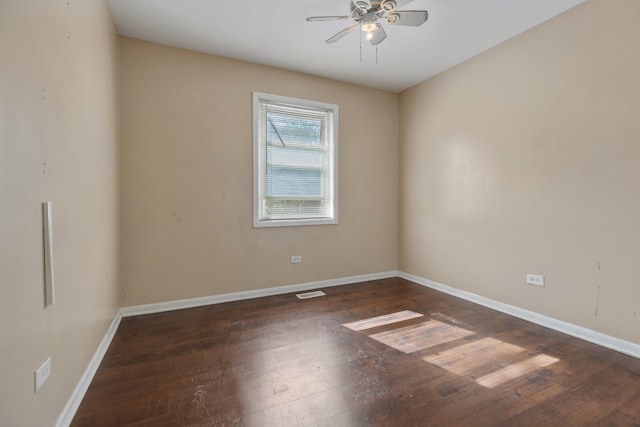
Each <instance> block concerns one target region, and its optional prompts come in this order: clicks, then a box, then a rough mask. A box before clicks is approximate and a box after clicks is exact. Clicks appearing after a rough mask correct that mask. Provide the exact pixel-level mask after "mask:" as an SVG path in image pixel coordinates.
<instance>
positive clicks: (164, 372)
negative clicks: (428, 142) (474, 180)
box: [72, 278, 640, 427]
mask: <svg viewBox="0 0 640 427" xmlns="http://www.w3.org/2000/svg"><path fill="white" fill-rule="evenodd" d="M323 291H324V292H325V293H326V296H323V297H318V298H311V299H306V300H300V299H298V298H296V297H295V294H288V295H278V296H273V297H266V298H260V299H255V300H247V301H239V302H232V303H224V304H218V305H212V306H206V307H198V308H193V309H188V310H178V311H173V312H166V313H158V314H150V315H144V316H136V317H131V318H126V319H123V320H122V322H121V324H120V327H119V329H118V331H117V333H116V336H115V337H114V339H113V341H112V343H111V346H110V347H109V349H108V351H107V354H106V355H105V358H104V360H103V361H102V364H101V366H100V368H99V369H98V372H97V373H96V375H95V378H94V379H93V382H92V384H91V386H90V387H89V390H88V391H87V393H86V396H85V398H84V400H83V402H82V404H81V405H80V408H79V409H78V412H77V414H76V417H75V419H74V420H73V423H72V425H73V426H150V425H152V426H296V427H297V426H307V425H308V426H331V427H340V426H426V425H427V426H433V427H438V426H447V427H448V426H474V427H477V426H480V427H481V426H491V427H494V426H499V425H504V426H537V425H541V426H542V425H544V426H563V427H565V426H574V425H575V426H577V425H580V426H582V425H585V426H586V425H613V426H638V425H640V360H638V359H634V358H632V357H629V356H625V355H622V354H620V353H616V352H614V351H611V350H608V349H604V348H602V347H599V346H596V345H594V344H590V343H587V342H584V341H581V340H579V339H576V338H573V337H569V336H566V335H564V334H561V333H558V332H555V331H552V330H549V329H546V328H543V327H540V326H537V325H534V324H532V323H529V322H526V321H524V320H520V319H516V318H513V317H510V316H508V315H505V314H503V313H497V312H495V311H493V310H490V309H488V308H486V307H481V306H477V305H475V304H472V303H470V302H467V301H464V300H461V299H458V298H455V297H452V296H449V295H445V294H442V293H439V292H437V291H434V290H431V289H427V288H424V287H422V286H419V285H417V284H414V283H411V282H409V281H406V280H403V279H399V278H394V279H385V280H377V281H371V282H363V283H357V284H353V285H347V286H340V287H333V288H327V289H324V290H323ZM409 311H410V312H413V313H416V314H410V315H409V316H405V315H406V314H407V313H408V312H409ZM398 313H404V314H398ZM345 324H346V325H348V326H349V325H351V326H353V327H354V329H355V330H352V329H349V328H348V327H347V326H345Z"/></svg>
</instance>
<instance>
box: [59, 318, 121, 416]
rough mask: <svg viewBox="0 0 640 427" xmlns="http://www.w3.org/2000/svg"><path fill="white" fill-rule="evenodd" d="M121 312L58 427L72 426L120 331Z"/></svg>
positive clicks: (87, 369)
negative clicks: (103, 360) (117, 332)
mask: <svg viewBox="0 0 640 427" xmlns="http://www.w3.org/2000/svg"><path fill="white" fill-rule="evenodd" d="M121 311H122V310H118V313H117V314H116V316H115V317H114V318H113V320H112V321H111V325H109V329H107V333H106V334H105V335H104V337H103V338H102V341H100V344H99V345H98V349H97V350H96V351H95V353H93V357H91V360H90V361H89V365H88V366H87V368H86V369H85V370H84V372H83V373H82V376H81V377H80V381H78V385H76V388H75V389H74V390H73V393H71V397H69V400H68V401H67V404H66V405H65V406H64V409H63V410H62V413H61V414H60V416H59V417H58V421H57V422H56V427H68V426H69V425H71V421H73V417H74V416H75V415H76V412H77V411H78V408H79V407H80V403H82V399H83V398H84V395H85V394H86V392H87V390H88V389H89V385H90V384H91V381H92V380H93V377H94V376H95V374H96V372H97V371H98V367H99V366H100V363H102V359H103V358H104V355H105V354H106V353H107V349H108V348H109V345H110V344H111V340H113V337H114V336H115V334H116V331H117V330H118V326H119V325H120V320H121V319H122V313H121Z"/></svg>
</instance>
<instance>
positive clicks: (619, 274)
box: [399, 0, 640, 343]
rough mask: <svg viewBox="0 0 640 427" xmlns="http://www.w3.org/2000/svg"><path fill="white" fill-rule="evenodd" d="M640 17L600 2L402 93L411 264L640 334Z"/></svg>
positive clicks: (404, 259)
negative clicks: (539, 277)
mask: <svg viewBox="0 0 640 427" xmlns="http://www.w3.org/2000/svg"><path fill="white" fill-rule="evenodd" d="M638 16H640V2H638V1H637V0H616V1H607V0H591V1H588V2H586V3H584V4H583V5H581V6H578V7H576V8H575V9H573V10H570V11H568V12H567V13H565V14H563V15H561V16H559V17H557V18H555V19H553V20H552V21H549V22H547V23H545V24H543V25H542V26H539V27H537V28H535V29H533V30H531V31H529V32H527V33H525V34H523V35H521V36H519V37H516V38H514V39H512V40H510V41H508V42H506V43H504V44H502V45H500V46H498V47H496V48H494V49H492V50H490V51H489V52H486V53H484V54H482V55H480V56H478V57H476V58H474V59H472V60H470V61H467V62H466V63H463V64H462V65H460V66H458V67H455V68H453V69H451V70H449V71H447V72H444V73H442V74H440V75H439V76H437V77H435V78H433V79H431V80H428V81H426V82H424V83H422V84H420V85H418V86H416V87H414V88H412V89H410V90H408V91H406V92H404V93H402V94H401V97H400V117H401V121H400V129H401V167H400V171H401V188H402V194H401V209H400V212H401V214H400V215H401V219H400V224H401V227H400V235H399V241H400V242H401V246H400V249H399V253H400V255H399V268H400V270H402V271H405V272H407V273H411V274H415V275H417V276H421V277H424V278H427V279H431V280H434V281H437V282H440V283H444V284H447V285H450V286H453V287H456V288H460V289H463V290H466V291H470V292H473V293H476V294H479V295H482V296H485V297H488V298H492V299H495V300H498V301H502V302H506V303H509V304H512V305H516V306H518V307H523V308H525V309H529V310H532V311H535V312H538V313H541V314H544V315H548V316H551V317H554V318H557V319H561V320H565V321H568V322H571V323H574V324H578V325H581V326H584V327H587V328H591V329H594V330H596V331H600V332H603V333H606V334H610V335H613V336H617V337H620V338H623V339H627V340H630V341H633V342H636V343H640V328H639V327H638V325H640V286H639V282H638V278H639V277H640V262H639V260H640V249H639V248H640V197H639V191H640V167H639V165H640V144H639V143H638V142H639V137H640V119H639V116H640V85H639V83H638V76H640V55H638V41H639V40H640V26H638V24H637V17H638ZM525 273H536V274H543V275H545V277H546V281H547V282H546V287H544V288H540V287H535V286H530V285H526V284H525V283H524V279H525Z"/></svg>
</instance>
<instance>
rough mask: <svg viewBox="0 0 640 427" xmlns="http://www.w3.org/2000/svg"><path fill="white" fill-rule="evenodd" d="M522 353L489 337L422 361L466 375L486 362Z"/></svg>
mask: <svg viewBox="0 0 640 427" xmlns="http://www.w3.org/2000/svg"><path fill="white" fill-rule="evenodd" d="M522 352H523V349H522V347H519V346H517V345H513V344H508V343H505V342H502V341H500V340H497V339H495V338H491V337H489V338H483V339H481V340H478V341H474V342H471V343H469V344H464V345H461V346H458V347H455V348H452V349H450V350H446V351H443V352H441V353H437V354H433V355H429V356H427V357H424V358H423V359H422V360H424V361H425V362H429V363H432V364H434V365H436V366H439V367H441V368H443V369H446V370H447V371H449V372H453V373H455V374H458V375H467V374H470V373H471V372H474V371H477V370H478V369H479V368H480V367H481V366H482V365H485V364H487V363H488V362H491V361H495V360H500V359H504V358H506V357H509V356H512V355H515V354H518V353H522Z"/></svg>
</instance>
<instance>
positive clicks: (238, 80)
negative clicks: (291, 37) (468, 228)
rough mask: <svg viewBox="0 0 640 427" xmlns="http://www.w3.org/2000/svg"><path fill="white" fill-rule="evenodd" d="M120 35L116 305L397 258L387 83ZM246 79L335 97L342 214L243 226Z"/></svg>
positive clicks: (304, 94)
mask: <svg viewBox="0 0 640 427" xmlns="http://www.w3.org/2000/svg"><path fill="white" fill-rule="evenodd" d="M120 48H121V49H120V54H121V88H122V91H121V93H122V100H121V117H122V128H121V136H122V175H121V179H122V181H121V186H122V190H121V193H122V225H123V233H122V239H123V240H122V254H121V257H122V258H121V260H122V271H123V286H124V289H125V292H126V294H127V297H126V300H125V304H126V305H137V304H145V303H153V302H160V301H170V300H176V299H181V298H192V297H199V296H208V295H217V294H223V293H229V292H238V291H246V290H254V289H262V288H267V287H274V286H282V285H289V284H296V283H306V282H310V281H316V280H325V279H332V278H339V277H346V276H353V275H359V274H368V273H376V272H381V271H389V270H395V269H396V263H397V209H398V194H397V186H398V118H397V113H398V98H397V94H393V93H389V92H384V91H378V90H373V89H368V88H364V87H360V86H354V85H349V84H344V83H337V82H333V81H330V80H325V79H321V78H316V77H311V76H307V75H304V74H298V73H294V72H288V71H283V70H279V69H275V68H270V67H264V66H258V65H253V64H249V63H244V62H239V61H234V60H229V59H224V58H220V57H214V56H208V55H203V54H198V53H194V52H190V51H186V50H181V49H175V48H171V47H166V46H161V45H156V44H152V43H147V42H143V41H139V40H134V39H129V38H122V39H121V44H120ZM356 54H357V52H356ZM363 66H364V65H363ZM367 66H370V64H369V65H367ZM252 91H259V92H266V93H274V94H278V95H285V96H291V97H296V98H305V99H311V100H316V101H322V102H328V103H334V104H338V105H339V108H340V116H339V121H340V123H339V224H338V225H325V226H308V227H283V228H266V229H265V228H262V229H254V228H253V227H252V218H253V217H252V215H253V214H252V200H253V199H252V197H253V196H252V194H253V193H252V182H253V181H252V180H253V172H252V159H253V157H252V111H251V109H252ZM292 255H301V256H302V257H303V261H302V263H300V264H291V263H290V258H291V256H292Z"/></svg>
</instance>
